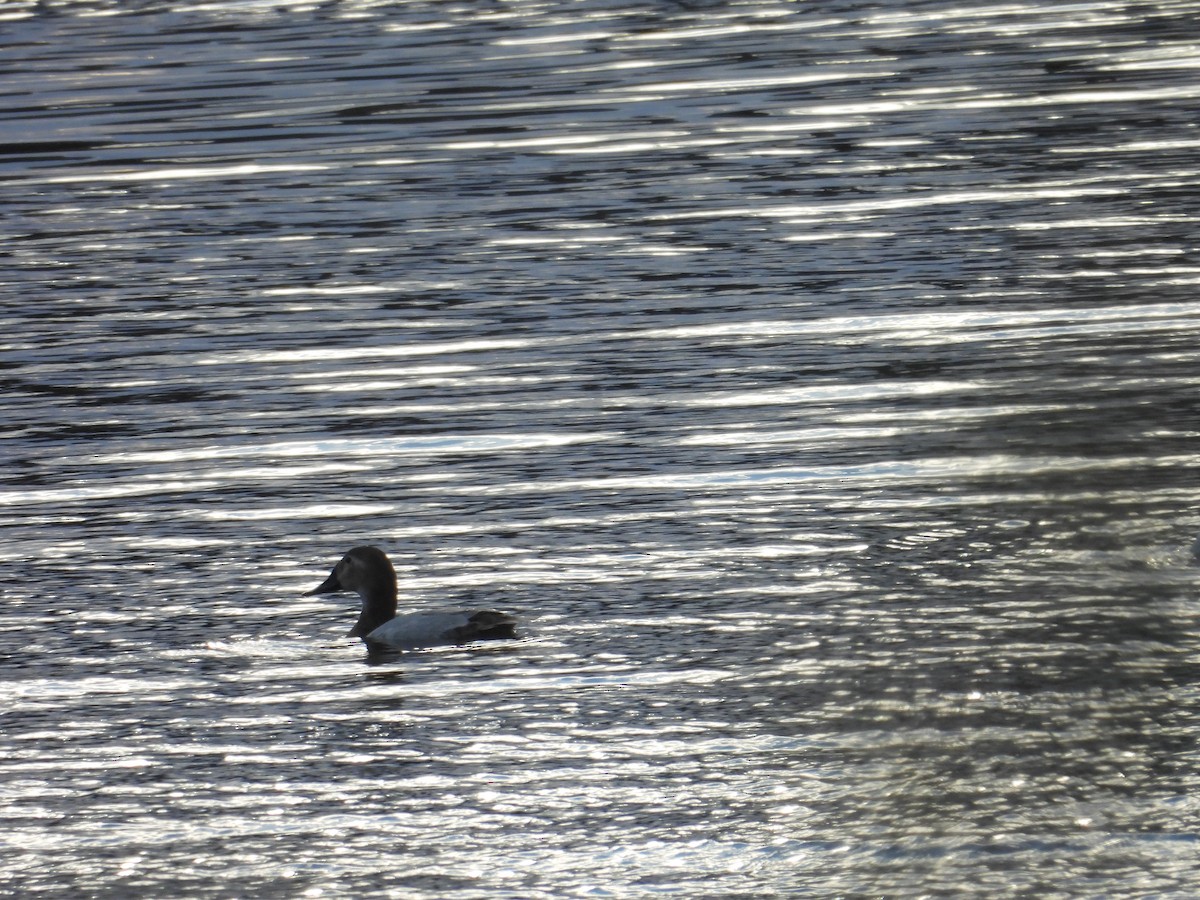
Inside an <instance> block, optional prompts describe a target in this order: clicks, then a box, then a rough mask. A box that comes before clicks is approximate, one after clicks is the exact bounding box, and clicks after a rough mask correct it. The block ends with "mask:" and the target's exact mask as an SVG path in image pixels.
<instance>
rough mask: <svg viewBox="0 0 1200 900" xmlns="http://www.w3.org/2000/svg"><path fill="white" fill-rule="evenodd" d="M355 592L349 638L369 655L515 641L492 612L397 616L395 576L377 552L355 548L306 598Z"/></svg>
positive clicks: (506, 620) (510, 625) (507, 621)
mask: <svg viewBox="0 0 1200 900" xmlns="http://www.w3.org/2000/svg"><path fill="white" fill-rule="evenodd" d="M339 591H353V592H354V593H356V594H358V596H359V597H360V598H361V599H362V611H361V612H360V613H359V615H358V621H357V622H355V623H354V627H353V628H351V629H350V631H349V632H348V633H347V636H348V637H360V638H362V639H363V642H364V643H365V644H366V645H367V647H368V648H369V649H373V650H387V649H393V650H416V649H419V648H423V647H435V646H438V645H444V644H467V643H470V642H471V641H494V640H505V639H510V638H515V637H516V636H517V633H516V624H517V620H516V619H515V618H514V617H513V616H510V615H508V613H502V612H499V611H498V610H494V609H457V610H448V611H444V612H429V613H409V614H406V615H402V616H398V615H396V570H395V568H394V567H393V566H392V561H391V560H390V559H388V556H387V554H386V553H384V552H383V551H382V550H380V549H379V548H378V547H367V546H363V547H354V548H353V549H352V550H350V551H348V552H347V553H346V555H345V556H343V557H342V558H341V560H340V561H339V562H338V564H337V565H336V566H334V567H333V571H332V572H330V573H329V577H328V578H326V579H325V580H324V581H323V582H321V584H320V585H318V586H317V587H316V588H314V589H313V590H311V591H309V592H308V595H310V596H311V595H313V594H335V593H337V592H339Z"/></svg>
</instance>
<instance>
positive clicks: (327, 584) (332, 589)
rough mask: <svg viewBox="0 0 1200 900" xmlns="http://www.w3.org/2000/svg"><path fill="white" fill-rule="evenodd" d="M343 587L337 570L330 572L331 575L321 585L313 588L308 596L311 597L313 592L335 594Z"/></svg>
mask: <svg viewBox="0 0 1200 900" xmlns="http://www.w3.org/2000/svg"><path fill="white" fill-rule="evenodd" d="M341 589H342V583H341V582H340V581H338V577H337V572H336V571H334V572H330V573H329V577H328V578H326V579H325V580H324V581H322V582H321V584H320V585H318V586H317V587H315V588H313V589H312V590H311V591H309V592H308V593H307V594H305V596H306V597H311V596H312V595H313V594H334V593H337V592H338V591H340V590H341Z"/></svg>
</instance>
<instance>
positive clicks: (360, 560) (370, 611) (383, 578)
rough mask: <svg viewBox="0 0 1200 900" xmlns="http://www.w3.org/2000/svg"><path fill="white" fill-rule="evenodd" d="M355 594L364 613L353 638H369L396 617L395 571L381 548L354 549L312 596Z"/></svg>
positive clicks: (354, 629)
mask: <svg viewBox="0 0 1200 900" xmlns="http://www.w3.org/2000/svg"><path fill="white" fill-rule="evenodd" d="M338 591H353V592H354V593H356V594H358V596H359V597H360V598H361V599H362V612H361V613H359V616H358V621H357V622H356V623H355V625H354V627H353V628H351V629H350V635H351V636H354V637H362V636H363V635H366V634H370V633H371V632H372V631H374V630H375V629H376V628H378V627H379V626H380V625H382V624H383V623H384V622H387V621H389V620H391V619H393V618H395V616H396V570H395V569H394V568H392V561H391V560H390V559H388V558H387V554H386V553H384V552H383V551H382V550H380V549H379V548H378V547H355V548H354V549H353V550H351V551H350V552H348V553H347V554H346V555H345V556H343V557H342V558H341V560H340V561H339V562H338V564H337V565H336V566H334V567H333V571H332V572H330V573H329V577H328V578H326V579H325V580H324V581H323V582H321V584H320V585H318V586H317V587H316V588H314V589H313V590H311V591H309V592H308V593H309V594H335V593H337V592H338Z"/></svg>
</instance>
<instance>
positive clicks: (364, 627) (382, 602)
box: [349, 587, 396, 637]
mask: <svg viewBox="0 0 1200 900" xmlns="http://www.w3.org/2000/svg"><path fill="white" fill-rule="evenodd" d="M361 596H362V611H361V612H360V613H359V614H358V621H357V622H355V623H354V627H353V628H351V629H350V635H349V636H350V637H365V636H366V635H368V634H370V633H371V632H372V631H374V630H375V629H376V628H378V627H379V626H380V625H382V624H383V623H384V622H390V621H391V620H392V619H394V618H396V589H395V587H393V588H391V590H385V589H382V588H381V589H379V590H376V591H371V592H367V591H364V592H363V593H362V595H361Z"/></svg>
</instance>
